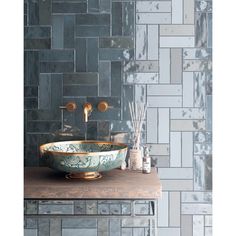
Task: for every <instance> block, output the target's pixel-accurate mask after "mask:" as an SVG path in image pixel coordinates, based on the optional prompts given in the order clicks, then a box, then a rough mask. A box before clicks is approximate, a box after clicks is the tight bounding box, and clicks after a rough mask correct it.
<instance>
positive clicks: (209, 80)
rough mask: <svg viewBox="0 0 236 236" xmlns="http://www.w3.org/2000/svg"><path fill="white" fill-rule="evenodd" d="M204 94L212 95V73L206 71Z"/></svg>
mask: <svg viewBox="0 0 236 236" xmlns="http://www.w3.org/2000/svg"><path fill="white" fill-rule="evenodd" d="M206 95H212V73H210V72H209V73H207V78H206Z"/></svg>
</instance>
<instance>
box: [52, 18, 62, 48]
mask: <svg viewBox="0 0 236 236" xmlns="http://www.w3.org/2000/svg"><path fill="white" fill-rule="evenodd" d="M63 46H64V17H63V16H62V15H53V16H52V48H63Z"/></svg>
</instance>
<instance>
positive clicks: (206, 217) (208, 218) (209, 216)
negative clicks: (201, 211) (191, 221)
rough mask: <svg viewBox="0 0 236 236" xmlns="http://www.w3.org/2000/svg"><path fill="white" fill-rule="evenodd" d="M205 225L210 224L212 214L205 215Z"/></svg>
mask: <svg viewBox="0 0 236 236" xmlns="http://www.w3.org/2000/svg"><path fill="white" fill-rule="evenodd" d="M205 226H206V227H209V226H210V227H211V226H212V216H211V215H206V216H205Z"/></svg>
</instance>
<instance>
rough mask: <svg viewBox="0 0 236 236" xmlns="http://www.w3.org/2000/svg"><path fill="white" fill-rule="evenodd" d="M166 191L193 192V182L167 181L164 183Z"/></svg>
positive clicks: (163, 181)
mask: <svg viewBox="0 0 236 236" xmlns="http://www.w3.org/2000/svg"><path fill="white" fill-rule="evenodd" d="M161 182H162V186H163V190H164V191H189V190H193V181H192V180H165V179H163V180H162V181H161Z"/></svg>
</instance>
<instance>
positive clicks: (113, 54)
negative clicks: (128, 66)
mask: <svg viewBox="0 0 236 236" xmlns="http://www.w3.org/2000/svg"><path fill="white" fill-rule="evenodd" d="M133 57H134V49H116V48H111V49H109V48H100V49H99V59H100V60H106V61H107V60H111V61H123V60H125V61H130V60H132V59H133Z"/></svg>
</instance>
